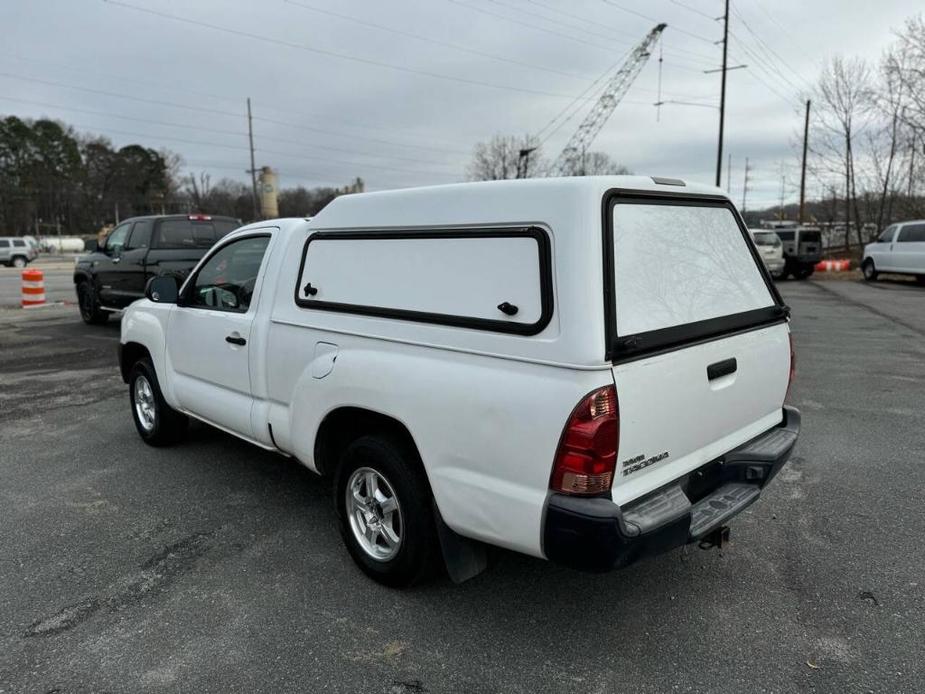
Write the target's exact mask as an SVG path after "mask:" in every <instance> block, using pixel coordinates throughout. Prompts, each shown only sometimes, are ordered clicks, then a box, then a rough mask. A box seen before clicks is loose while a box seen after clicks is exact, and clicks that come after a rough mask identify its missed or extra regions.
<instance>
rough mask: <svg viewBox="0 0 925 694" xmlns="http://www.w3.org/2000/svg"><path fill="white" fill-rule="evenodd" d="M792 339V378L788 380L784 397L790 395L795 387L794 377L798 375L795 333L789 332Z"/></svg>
mask: <svg viewBox="0 0 925 694" xmlns="http://www.w3.org/2000/svg"><path fill="white" fill-rule="evenodd" d="M787 337H788V339H789V340H790V380H789V381H787V394H786V395H785V396H784V398H785V399H786V398H789V397H790V389H791V388H792V387H793V379H794V377H795V376H796V375H797V354H796V352H794V351H793V333H788V334H787Z"/></svg>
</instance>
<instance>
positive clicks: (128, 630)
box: [0, 281, 925, 694]
mask: <svg viewBox="0 0 925 694" xmlns="http://www.w3.org/2000/svg"><path fill="white" fill-rule="evenodd" d="M781 290H782V293H783V294H784V296H785V298H786V299H787V301H788V303H790V305H791V306H792V308H793V317H794V319H793V329H794V335H795V343H796V348H797V353H798V357H797V358H798V376H797V381H796V383H795V385H794V388H793V392H792V394H791V400H792V402H793V403H794V404H795V405H797V406H798V407H800V408H801V409H802V411H803V427H804V428H803V434H802V438H801V440H800V442H799V444H798V450H797V452H796V457H794V458H793V460H792V461H791V463H790V464H789V466H788V467H787V468H785V469H784V471H783V472H782V473H781V474H780V476H779V477H778V479H777V480H776V481H775V483H774V484H773V485H772V486H771V487H769V488H768V489H767V490H766V491H765V493H764V494H763V496H762V498H761V499H760V500H759V501H758V503H756V504H755V505H754V506H752V507H751V508H750V509H749V510H748V511H747V512H746V513H744V514H743V515H742V516H740V517H739V518H738V519H736V520H735V521H734V523H733V526H732V542H731V544H730V545H729V546H727V547H726V548H725V549H723V550H721V551H720V550H710V551H703V550H699V549H697V548H694V547H691V548H687V549H685V550H684V551H678V552H673V553H670V554H667V555H664V556H661V557H658V558H655V559H652V560H649V561H646V562H644V563H641V564H638V565H636V566H633V567H631V568H629V569H627V570H624V571H622V572H616V573H611V574H606V575H588V574H581V573H576V572H573V571H570V570H566V569H561V568H558V567H556V566H553V565H551V564H548V563H546V562H542V561H538V560H534V559H530V558H527V557H523V556H519V555H515V554H511V553H506V552H499V553H498V554H497V555H496V556H495V557H494V558H493V565H492V566H491V567H490V569H489V570H488V571H487V572H486V573H484V574H482V575H481V576H479V577H477V578H476V579H474V580H472V581H469V582H468V583H465V584H463V585H460V586H454V585H452V584H451V583H449V582H448V581H446V580H444V581H438V582H436V583H432V584H430V585H426V586H424V587H420V588H417V589H413V590H408V591H404V592H396V591H392V590H389V589H386V588H383V587H381V586H379V585H377V584H375V583H373V582H371V581H370V580H368V579H366V578H365V577H364V576H363V574H361V573H360V572H359V570H358V569H356V568H355V567H354V565H353V563H352V561H351V560H350V558H349V556H348V554H347V552H346V550H345V549H344V548H343V546H342V544H341V541H340V538H339V536H338V533H337V529H336V527H335V521H334V518H333V513H332V511H331V503H330V493H329V490H328V488H327V486H326V485H325V484H323V483H322V482H321V481H319V480H318V479H316V478H315V477H314V476H312V475H311V474H310V473H308V472H306V471H304V470H303V469H301V468H300V467H298V466H297V465H296V464H294V463H292V462H291V461H289V460H286V459H284V458H281V457H278V456H276V455H273V454H270V453H267V452H264V451H261V450H258V449H256V448H253V447H250V446H248V445H247V444H245V443H241V442H239V441H237V440H236V439H234V438H232V437H230V436H227V435H225V434H223V433H220V432H218V431H216V430H213V429H210V428H208V427H205V426H196V427H194V428H193V429H192V431H191V435H190V437H189V440H188V441H187V442H186V443H185V444H183V445H181V446H179V447H174V448H168V449H159V450H155V449H152V448H149V447H146V446H145V445H144V444H142V443H141V441H140V439H139V438H138V437H137V435H136V433H135V431H134V428H133V425H132V420H131V416H130V413H129V409H128V405H127V396H126V392H125V386H124V385H123V384H122V382H121V379H120V378H119V377H118V375H117V372H116V364H115V358H116V357H115V349H116V344H117V342H118V323H117V321H111V322H110V325H108V326H104V327H97V328H91V327H88V326H85V325H83V324H82V323H81V322H80V319H79V317H78V316H77V313H76V308H75V307H73V306H70V307H63V308H51V309H42V310H36V311H32V312H23V311H20V310H0V547H2V551H0V691H2V692H4V693H6V692H61V693H64V692H68V693H70V692H103V691H106V692H122V691H132V692H139V691H140V692H146V691H199V692H229V691H255V692H256V691H261V692H284V691H305V692H309V691H311V692H314V691H330V692H370V693H390V694H404V693H410V692H540V691H563V692H616V691H634V692H665V691H678V692H687V691H693V692H746V691H747V692H793V691H806V692H920V691H923V689H925V638H923V636H925V634H923V631H925V626H923V625H925V544H923V542H925V540H923V538H925V513H923V510H922V508H923V507H922V489H923V488H925V464H923V461H925V290H923V289H921V288H916V287H914V286H910V285H908V284H907V283H902V282H882V283H878V284H877V285H875V286H869V285H863V284H861V283H858V282H853V281H842V282H786V283H783V284H782V285H781Z"/></svg>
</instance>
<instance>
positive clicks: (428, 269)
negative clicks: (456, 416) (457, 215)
mask: <svg viewBox="0 0 925 694" xmlns="http://www.w3.org/2000/svg"><path fill="white" fill-rule="evenodd" d="M294 298H295V303H296V305H298V306H299V307H301V308H304V309H309V310H323V311H338V312H342V313H351V314H358V315H363V316H373V317H379V318H393V319H397V320H407V321H415V322H419V323H431V324H436V325H447V326H453V327H459V328H472V329H476V330H488V331H495V332H504V333H513V334H517V335H535V334H537V333H539V332H541V331H542V330H543V329H544V328H545V327H546V326H547V325H548V324H549V321H550V319H551V318H552V311H553V296H552V261H551V256H550V242H549V237H548V236H547V233H546V231H545V230H543V229H540V228H538V227H516V228H498V229H450V230H445V231H436V230H407V231H406V230H394V229H389V230H382V231H318V232H315V233H314V234H312V235H310V236H309V237H308V239H307V240H306V242H305V245H304V247H303V250H302V260H301V265H300V267H299V274H298V279H297V284H296V287H295V292H294Z"/></svg>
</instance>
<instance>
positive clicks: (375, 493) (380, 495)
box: [334, 435, 440, 588]
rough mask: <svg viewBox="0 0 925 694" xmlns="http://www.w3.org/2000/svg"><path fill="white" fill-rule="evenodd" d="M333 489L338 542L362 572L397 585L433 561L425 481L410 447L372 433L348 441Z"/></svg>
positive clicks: (435, 550) (425, 571) (432, 526)
mask: <svg viewBox="0 0 925 694" xmlns="http://www.w3.org/2000/svg"><path fill="white" fill-rule="evenodd" d="M334 489H335V503H336V506H337V514H338V516H339V519H340V529H341V534H342V536H343V538H344V543H345V544H346V545H347V550H348V551H349V552H350V556H351V557H353V560H354V561H355V562H356V564H357V566H359V567H360V569H361V570H362V571H363V572H364V573H365V574H366V575H367V576H369V577H370V578H372V579H373V580H375V581H378V582H379V583H382V584H384V585H387V586H391V587H393V588H403V587H406V586H409V585H412V584H414V583H417V582H418V581H420V580H421V579H423V578H425V577H426V576H427V575H428V574H429V573H430V572H431V570H432V569H433V568H434V567H435V566H436V560H437V558H438V557H439V551H440V550H439V545H438V543H437V531H436V527H435V524H434V515H433V510H432V506H431V491H430V486H429V485H428V483H427V479H426V477H425V476H424V473H423V470H422V468H421V465H420V460H419V458H418V456H417V453H416V452H415V451H414V450H413V449H412V448H410V447H409V446H407V445H404V444H402V443H401V442H399V441H397V440H395V439H392V438H387V437H384V436H378V435H377V436H363V437H361V438H359V439H357V440H355V441H353V442H352V443H351V444H350V445H348V446H347V448H346V450H345V451H344V453H343V455H342V457H341V462H340V465H339V466H338V470H337V474H336V476H335V485H334Z"/></svg>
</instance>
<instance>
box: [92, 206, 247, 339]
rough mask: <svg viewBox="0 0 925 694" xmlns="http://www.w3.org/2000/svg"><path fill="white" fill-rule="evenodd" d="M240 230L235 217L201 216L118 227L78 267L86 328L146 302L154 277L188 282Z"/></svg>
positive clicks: (151, 219)
mask: <svg viewBox="0 0 925 694" xmlns="http://www.w3.org/2000/svg"><path fill="white" fill-rule="evenodd" d="M239 226H241V221H240V220H238V219H235V218H233V217H214V216H209V215H202V214H192V215H185V214H184V215H158V216H149V217H132V218H131V219H126V220H125V221H124V222H122V223H121V224H119V225H118V226H116V227H115V228H114V229H113V230H112V231H111V232H109V235H108V236H107V237H106V240H105V241H104V242H103V243H102V244H100V246H99V247H98V248H97V249H96V250H94V251H92V252H91V253H89V254H87V255H84V256H82V257H80V258H79V259H78V260H77V264H76V265H75V267H74V286H75V288H76V290H77V301H78V303H79V304H80V316H81V318H83V320H84V322H85V323H90V324H100V323H105V322H106V321H107V320H108V319H109V315H110V314H111V313H112V312H113V311H120V310H122V309H124V308H125V307H126V306H128V305H129V304H130V303H132V302H133V301H135V300H136V299H140V298H142V297H143V296H144V293H145V285H146V284H147V282H148V280H149V279H151V278H152V277H156V276H159V275H173V276H175V277H178V278H180V279H181V280H182V279H185V278H186V275H188V274H189V272H190V270H192V269H193V267H195V265H196V263H198V262H199V260H200V258H202V256H204V255H205V253H206V251H208V250H209V248H211V247H212V245H213V244H214V243H215V242H216V241H217V240H218V239H220V238H222V237H223V236H224V235H225V234H227V233H228V232H230V231H233V230H234V229H236V228H238V227H239Z"/></svg>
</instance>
